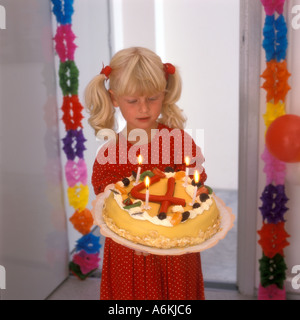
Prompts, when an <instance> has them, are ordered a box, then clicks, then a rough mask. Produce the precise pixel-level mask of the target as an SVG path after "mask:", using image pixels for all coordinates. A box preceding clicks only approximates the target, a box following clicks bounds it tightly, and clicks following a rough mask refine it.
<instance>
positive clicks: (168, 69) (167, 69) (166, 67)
mask: <svg viewBox="0 0 300 320" xmlns="http://www.w3.org/2000/svg"><path fill="white" fill-rule="evenodd" d="M164 71H165V74H166V79H167V80H168V79H169V74H174V73H175V71H176V69H175V67H174V66H173V65H172V64H171V63H164Z"/></svg>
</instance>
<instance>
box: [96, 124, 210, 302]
mask: <svg viewBox="0 0 300 320" xmlns="http://www.w3.org/2000/svg"><path fill="white" fill-rule="evenodd" d="M162 129H167V130H168V131H169V132H170V130H171V129H169V128H168V127H166V126H164V125H162V124H159V125H158V130H159V132H162V131H161V130H162ZM176 130H178V129H176ZM178 133H180V134H181V137H182V146H183V144H184V143H185V145H187V142H186V139H184V134H183V131H182V130H179V131H178ZM153 141H154V140H153V139H152V141H151V142H150V143H148V144H146V145H144V146H143V147H144V148H143V147H142V146H139V147H140V148H138V150H132V149H133V148H134V147H136V145H131V144H130V143H128V145H127V147H126V148H122V147H121V148H119V143H120V140H119V141H118V142H117V144H116V148H115V150H116V158H115V159H116V161H115V163H116V164H113V163H106V164H100V163H101V159H99V157H97V159H96V161H95V163H94V167H93V175H92V184H93V187H94V190H95V193H96V194H98V193H100V192H103V191H104V189H105V187H106V186H107V185H108V184H110V183H116V182H117V181H119V180H122V179H123V178H124V177H128V176H130V175H131V173H132V171H136V170H137V165H136V164H132V163H134V162H136V160H135V161H131V162H132V163H131V162H130V161H127V164H120V163H124V159H125V158H126V157H127V159H128V160H131V159H129V158H130V156H132V155H134V157H135V159H136V157H137V155H139V154H142V156H143V165H142V171H144V170H152V169H154V168H155V167H157V168H159V169H161V170H164V169H165V167H166V166H172V167H173V168H174V170H175V171H179V170H185V165H183V163H184V157H183V156H182V154H183V152H181V150H180V153H181V161H180V163H178V162H179V161H178V158H177V159H175V158H176V152H175V153H174V145H175V150H176V148H178V146H179V144H178V143H176V139H175V138H174V139H172V138H171V139H170V144H169V146H168V147H166V146H165V145H163V143H162V140H161V139H160V140H159V143H158V144H156V145H157V147H153ZM177 141H178V140H177ZM190 141H191V149H190V150H191V153H192V154H191V156H193V157H195V156H196V155H197V156H198V157H200V162H201V163H202V162H203V161H204V159H203V156H202V154H201V151H200V149H199V148H198V147H197V146H196V145H195V143H194V142H193V140H192V139H191V138H190ZM151 146H152V147H151ZM130 149H131V150H130ZM179 149H180V148H179ZM187 149H188V148H184V149H182V150H185V151H186V150H187ZM135 151H136V152H135ZM168 151H170V153H169V155H168V156H169V163H168V164H166V163H165V162H164V161H163V160H164V155H165V154H166V153H168ZM107 154H108V153H107ZM98 155H99V153H98ZM185 155H186V153H185ZM124 157H125V158H124ZM145 159H146V161H145ZM147 159H148V160H149V159H151V160H152V161H150V160H149V161H147ZM157 160H158V161H157ZM99 162H100V163H99ZM153 162H154V163H153ZM202 169H203V168H202V166H201V170H202ZM200 172H201V171H200ZM201 178H202V179H206V174H205V171H204V169H203V172H202V175H201ZM203 182H204V181H203ZM100 298H101V299H103V300H203V299H204V283H203V276H202V270H201V260H200V254H199V253H190V254H185V255H180V256H159V255H152V254H149V255H146V256H145V255H141V254H137V253H136V252H135V251H134V250H132V249H129V248H127V247H124V246H122V245H120V244H117V243H116V242H114V241H113V240H112V239H110V238H106V239H105V245H104V255H103V268H102V278H101V289H100Z"/></svg>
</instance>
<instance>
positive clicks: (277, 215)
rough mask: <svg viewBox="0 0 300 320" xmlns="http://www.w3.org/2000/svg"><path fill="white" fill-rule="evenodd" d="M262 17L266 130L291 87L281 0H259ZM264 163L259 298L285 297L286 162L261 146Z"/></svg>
mask: <svg viewBox="0 0 300 320" xmlns="http://www.w3.org/2000/svg"><path fill="white" fill-rule="evenodd" d="M261 2H262V5H263V6H264V9H265V13H266V17H265V24H264V27H263V30H262V33H263V42H262V47H263V48H264V50H265V55H266V69H265V70H264V72H263V73H262V75H261V77H262V78H263V79H264V83H263V85H262V87H261V88H263V89H264V90H265V91H266V102H267V104H266V113H265V114H264V115H263V118H264V122H265V126H266V130H267V129H268V127H269V126H270V125H271V124H272V122H273V121H274V120H275V119H277V118H279V117H281V116H283V115H285V114H286V110H285V98H286V95H287V93H288V91H289V90H290V89H291V88H290V86H289V84H288V80H289V77H290V76H291V74H290V73H289V72H288V70H287V62H286V52H287V47H288V40H287V25H286V22H285V19H284V16H283V9H284V2H285V0H261ZM261 158H262V160H263V161H264V163H265V166H264V173H265V174H266V186H265V188H264V190H263V192H262V195H261V197H260V199H261V201H262V205H261V206H260V207H259V209H260V212H261V214H262V221H263V223H262V227H261V229H260V230H258V231H257V233H258V235H259V236H260V239H259V240H258V244H259V245H260V246H261V248H262V251H263V254H262V258H261V259H260V260H259V271H260V284H259V290H258V299H259V300H285V295H286V292H285V288H284V280H285V278H286V274H285V272H286V269H287V267H286V264H285V261H284V252H283V251H284V248H285V247H286V246H288V245H289V242H288V241H287V238H288V237H289V234H288V233H287V232H286V230H285V227H284V226H285V214H286V212H287V211H288V207H287V206H286V205H287V202H288V200H289V199H288V198H287V196H286V194H285V186H284V183H285V177H286V164H285V163H284V162H282V161H280V160H278V159H276V158H275V157H274V156H273V155H272V154H271V153H270V152H269V150H268V149H267V147H266V146H265V148H264V152H263V154H262V155H261Z"/></svg>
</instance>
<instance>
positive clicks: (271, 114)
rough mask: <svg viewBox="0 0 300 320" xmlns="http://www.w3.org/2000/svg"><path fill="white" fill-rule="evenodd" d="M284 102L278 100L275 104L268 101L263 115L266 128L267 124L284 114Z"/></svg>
mask: <svg viewBox="0 0 300 320" xmlns="http://www.w3.org/2000/svg"><path fill="white" fill-rule="evenodd" d="M285 114H286V112H285V103H282V102H278V103H276V104H274V103H271V102H268V103H267V110H266V113H265V114H264V115H263V118H264V120H265V125H266V127H267V128H268V127H269V125H270V124H271V123H272V122H273V121H274V120H275V119H277V118H279V117H281V116H283V115H285Z"/></svg>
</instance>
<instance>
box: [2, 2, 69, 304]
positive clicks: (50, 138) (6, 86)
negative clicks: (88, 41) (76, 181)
mask: <svg viewBox="0 0 300 320" xmlns="http://www.w3.org/2000/svg"><path fill="white" fill-rule="evenodd" d="M1 5H3V6H4V7H5V9H6V15H7V16H6V29H5V30H0V39H1V46H0V68H1V71H0V107H1V109H0V116H1V117H0V178H1V181H0V265H3V266H4V267H5V269H6V290H0V294H1V297H0V299H1V298H3V299H7V300H11V299H13V300H19V299H21V300H22V299H29V300H31V299H35V300H39V299H45V298H46V297H47V296H48V295H49V294H50V293H51V292H52V291H53V290H54V289H55V288H56V286H58V285H59V284H60V283H61V282H62V281H63V280H64V279H65V278H66V277H67V276H68V262H69V257H68V251H69V250H68V237H67V228H66V216H65V208H64V203H63V201H62V192H63V185H62V170H61V164H60V150H61V149H60V147H59V139H60V137H59V132H58V112H57V103H56V88H55V69H54V63H53V61H54V52H53V50H52V33H51V12H50V3H49V2H45V1H38V0H26V1H21V2H20V1H19V0H6V1H4V0H2V1H1Z"/></svg>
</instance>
